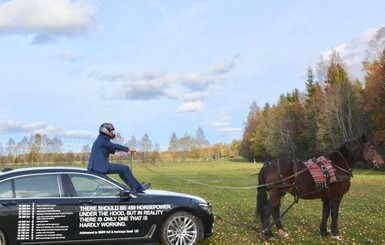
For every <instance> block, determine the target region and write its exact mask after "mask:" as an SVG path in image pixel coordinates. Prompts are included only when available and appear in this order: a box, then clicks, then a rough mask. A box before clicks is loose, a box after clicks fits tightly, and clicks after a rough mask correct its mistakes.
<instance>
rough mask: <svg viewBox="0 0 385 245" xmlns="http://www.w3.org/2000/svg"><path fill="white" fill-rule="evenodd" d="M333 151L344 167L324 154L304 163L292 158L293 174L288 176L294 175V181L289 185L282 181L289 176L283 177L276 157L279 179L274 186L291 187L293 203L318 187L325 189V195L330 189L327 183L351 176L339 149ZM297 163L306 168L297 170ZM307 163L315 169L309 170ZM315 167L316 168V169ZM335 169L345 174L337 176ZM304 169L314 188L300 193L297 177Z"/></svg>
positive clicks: (350, 171)
mask: <svg viewBox="0 0 385 245" xmlns="http://www.w3.org/2000/svg"><path fill="white" fill-rule="evenodd" d="M335 152H336V153H338V154H339V155H340V156H341V158H342V160H343V162H344V164H345V165H346V169H344V168H343V167H340V166H338V165H336V164H334V163H333V162H332V161H331V160H330V159H327V158H326V157H325V156H321V157H319V158H317V159H315V158H313V159H310V160H309V161H308V162H306V163H305V162H302V161H300V160H297V162H295V161H294V160H292V163H293V172H294V174H293V175H292V176H290V178H292V177H294V183H293V184H290V185H288V184H285V183H284V181H285V180H287V179H289V178H283V174H282V170H281V166H280V162H279V159H278V160H277V174H278V177H279V179H280V181H279V183H280V185H279V186H276V187H275V188H293V195H294V200H295V203H297V202H298V199H299V198H300V197H303V196H306V195H310V194H312V193H314V192H317V191H320V188H321V189H323V188H325V189H326V191H327V195H329V191H330V190H329V185H330V184H331V183H337V182H343V181H346V180H349V179H350V178H352V177H353V173H352V169H351V167H350V166H349V164H348V163H347V161H346V159H345V157H344V156H343V155H342V153H341V152H339V151H335ZM297 163H302V164H304V165H305V166H306V168H305V169H303V170H301V171H298V167H297ZM308 165H313V169H315V170H311V169H310V168H309V167H311V166H309V167H308ZM316 168H318V169H316ZM336 169H338V170H340V171H341V172H343V173H346V174H347V175H343V176H339V175H338V174H337V171H336ZM305 171H309V172H310V174H311V175H312V177H313V180H314V183H315V188H316V189H315V191H312V192H311V193H305V194H302V195H301V193H300V192H299V189H298V185H297V179H298V176H299V175H300V174H302V173H303V172H305ZM320 174H323V176H320ZM322 177H323V178H322ZM322 180H323V181H322Z"/></svg>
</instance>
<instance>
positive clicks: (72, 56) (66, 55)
mask: <svg viewBox="0 0 385 245" xmlns="http://www.w3.org/2000/svg"><path fill="white" fill-rule="evenodd" d="M53 56H54V57H56V58H58V59H60V60H66V61H70V62H75V61H77V60H80V59H83V58H84V57H85V55H84V53H81V52H71V51H59V52H56V53H54V54H53Z"/></svg>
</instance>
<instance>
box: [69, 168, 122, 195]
mask: <svg viewBox="0 0 385 245" xmlns="http://www.w3.org/2000/svg"><path fill="white" fill-rule="evenodd" d="M69 178H70V179H71V181H72V184H73V186H74V188H75V191H76V193H77V196H78V197H95V196H117V195H119V193H120V189H119V188H118V187H117V186H115V185H113V184H112V183H110V182H108V181H106V180H104V179H101V178H98V177H95V176H91V175H80V174H69Z"/></svg>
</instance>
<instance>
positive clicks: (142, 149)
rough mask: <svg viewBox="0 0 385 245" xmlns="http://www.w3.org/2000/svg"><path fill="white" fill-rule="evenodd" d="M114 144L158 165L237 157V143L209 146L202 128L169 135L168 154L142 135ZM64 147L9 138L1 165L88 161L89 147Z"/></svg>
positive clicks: (35, 138)
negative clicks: (193, 134)
mask: <svg viewBox="0 0 385 245" xmlns="http://www.w3.org/2000/svg"><path fill="white" fill-rule="evenodd" d="M112 142H114V143H118V144H121V145H125V146H127V147H129V148H135V149H136V150H137V151H138V152H139V154H138V155H135V156H134V158H135V159H142V160H143V161H144V160H146V159H147V160H151V161H155V162H159V161H173V162H178V161H186V159H192V158H194V159H202V160H213V159H215V158H217V157H236V156H238V150H237V149H238V148H239V141H233V143H232V144H224V143H217V144H214V145H210V142H209V141H208V140H207V138H206V135H205V133H204V131H203V129H202V128H201V127H198V129H197V131H196V134H195V136H191V135H189V134H188V133H185V134H184V135H183V136H182V137H178V136H177V135H176V134H175V132H173V133H172V135H171V137H170V141H169V147H168V149H167V150H161V148H160V145H159V144H158V143H155V144H153V142H152V140H151V139H150V137H149V135H148V134H147V133H145V134H144V135H143V137H142V138H141V139H140V140H138V139H137V138H136V136H135V135H133V136H132V137H131V138H130V139H128V140H126V139H125V138H124V137H122V136H121V135H120V134H119V133H117V134H116V137H115V138H114V139H113V140H112ZM63 148H64V144H63V141H62V140H61V139H60V137H53V138H50V137H48V136H47V135H43V134H34V135H31V136H30V137H29V138H27V137H26V136H25V137H23V138H22V140H21V141H20V142H15V140H13V139H12V138H10V139H9V140H8V141H7V142H6V143H5V144H3V143H1V142H0V164H5V163H15V164H40V163H42V164H43V163H53V164H63V163H65V164H72V163H74V162H81V163H83V164H86V163H87V162H88V159H89V155H90V152H91V147H90V145H89V144H86V145H84V146H83V147H82V150H81V152H72V151H69V152H63ZM125 159H126V160H127V159H128V158H127V157H125V156H123V155H119V154H117V155H116V156H112V160H125Z"/></svg>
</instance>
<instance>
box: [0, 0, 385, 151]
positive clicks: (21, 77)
mask: <svg viewBox="0 0 385 245" xmlns="http://www.w3.org/2000/svg"><path fill="white" fill-rule="evenodd" d="M384 9H385V1H380V0H378V1H375V0H373V1H345V0H344V1H331V0H325V1H305V0H303V1H290V0H281V1H251V0H250V1H248V0H243V1H235V0H234V1H230V0H218V1H215V0H214V1H206V0H204V1H203V0H202V1H200V0H194V1H160V0H159V1H154V0H127V1H126V0H124V1H123V0H103V1H102V0H99V1H98V0H92V1H91V0H90V1H88V0H82V1H80V0H72V1H70V0H11V1H4V0H0V84H1V90H0V91H1V92H0V95H1V96H0V142H1V143H3V144H5V143H6V142H7V141H8V140H9V139H10V138H12V139H14V140H15V141H16V142H18V141H20V140H21V138H22V137H24V136H27V137H29V136H30V135H32V134H35V133H43V134H46V135H47V136H49V137H53V136H58V137H60V138H61V139H62V141H63V142H64V144H65V151H68V150H72V151H79V150H81V149H82V147H83V146H84V145H87V144H88V145H91V144H92V142H93V140H94V138H95V137H96V135H97V133H98V128H99V126H100V124H101V123H103V122H112V123H113V124H114V125H115V127H116V130H117V132H118V133H120V134H121V135H122V136H123V137H124V138H125V139H126V140H129V139H130V138H131V137H132V136H133V135H134V136H135V137H136V138H137V139H138V140H140V139H141V138H142V137H143V135H144V134H148V136H149V138H150V139H151V141H152V143H153V144H156V143H157V144H159V145H160V146H161V148H162V149H167V147H168V144H169V140H170V137H171V134H172V133H173V132H175V133H176V135H177V136H178V137H179V138H180V137H183V136H184V134H185V133H187V134H189V135H191V136H195V133H196V131H197V129H198V128H199V127H201V128H202V129H203V131H204V132H205V134H206V137H207V139H208V140H209V141H210V143H211V144H214V143H219V142H221V143H230V142H231V141H232V140H233V139H241V135H242V132H243V127H244V122H245V121H246V117H247V114H248V112H249V106H250V105H251V103H252V102H253V101H255V102H256V103H257V104H258V105H259V106H261V107H262V106H263V105H264V104H265V103H271V104H274V103H276V102H277V101H278V99H279V96H280V94H282V93H287V92H291V91H293V90H294V89H295V88H297V89H299V90H300V91H304V87H305V81H306V70H307V68H308V67H309V66H314V64H316V63H317V62H318V61H319V59H320V57H321V56H325V55H327V54H328V53H330V52H331V50H337V51H338V52H339V53H340V55H341V57H342V58H343V59H344V61H345V62H346V65H347V67H348V69H349V72H350V75H351V77H352V78H362V73H361V69H362V66H361V61H362V60H363V59H364V58H365V50H366V49H367V47H368V46H367V45H368V41H369V40H370V39H371V37H372V35H373V34H374V33H375V31H376V30H377V29H378V28H380V27H383V26H384V13H383V11H384Z"/></svg>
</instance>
